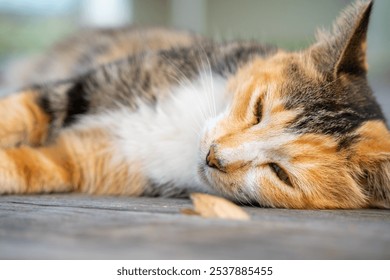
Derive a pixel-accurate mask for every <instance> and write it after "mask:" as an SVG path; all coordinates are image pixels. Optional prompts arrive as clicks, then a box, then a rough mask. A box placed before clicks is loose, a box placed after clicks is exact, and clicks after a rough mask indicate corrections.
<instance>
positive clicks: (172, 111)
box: [102, 75, 229, 191]
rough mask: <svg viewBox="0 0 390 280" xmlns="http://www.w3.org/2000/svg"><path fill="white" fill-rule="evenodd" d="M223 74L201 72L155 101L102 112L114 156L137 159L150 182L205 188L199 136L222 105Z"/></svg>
mask: <svg viewBox="0 0 390 280" xmlns="http://www.w3.org/2000/svg"><path fill="white" fill-rule="evenodd" d="M226 82H227V81H226V79H223V78H221V77H219V76H215V75H214V76H213V75H201V76H199V78H197V79H196V80H194V81H191V82H187V83H182V84H181V85H179V86H176V87H174V88H172V90H171V94H170V96H169V97H166V98H165V99H164V100H160V101H158V102H157V104H155V105H154V106H150V105H146V104H144V103H141V104H140V106H139V108H138V110H137V111H136V112H131V111H129V110H126V109H123V110H120V111H116V112H112V113H109V114H107V115H105V116H104V117H102V118H104V120H102V121H103V122H104V123H106V124H107V127H108V129H109V130H110V133H111V134H112V135H113V139H114V141H115V144H114V145H115V147H116V149H115V150H116V151H117V152H118V156H119V157H121V158H124V159H125V160H126V161H129V162H136V163H137V165H139V166H141V170H142V172H143V173H144V174H145V175H146V177H147V178H148V179H149V180H151V181H152V182H153V183H154V184H157V185H161V186H162V185H164V184H171V185H172V184H173V185H175V186H183V187H185V188H193V189H194V190H203V191H207V190H205V189H204V188H205V187H204V186H203V184H202V183H201V182H200V181H199V180H198V177H197V166H198V164H199V160H201V159H200V158H199V141H200V137H201V134H202V131H203V128H204V125H205V122H206V121H207V120H209V119H210V118H213V117H215V116H217V115H218V114H219V113H220V112H221V111H223V110H224V109H225V108H226V105H227V104H228V102H229V100H227V96H226Z"/></svg>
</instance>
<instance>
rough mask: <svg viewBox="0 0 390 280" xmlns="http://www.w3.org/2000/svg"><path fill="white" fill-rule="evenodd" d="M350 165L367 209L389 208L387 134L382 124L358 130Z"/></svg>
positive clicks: (389, 144) (389, 145)
mask: <svg viewBox="0 0 390 280" xmlns="http://www.w3.org/2000/svg"><path fill="white" fill-rule="evenodd" d="M358 139H359V140H357V141H356V143H355V144H354V145H353V148H352V150H351V152H352V153H351V156H350V157H349V162H350V164H351V167H352V168H354V170H355V172H354V173H355V178H356V180H357V181H358V184H359V186H360V188H361V189H362V190H363V193H364V194H365V195H366V197H367V204H368V206H370V207H380V208H390V133H389V131H388V129H387V128H386V126H385V125H384V123H383V122H381V121H369V122H367V123H366V124H364V125H363V126H362V127H361V128H360V129H359V137H358Z"/></svg>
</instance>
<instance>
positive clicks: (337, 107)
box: [0, 1, 390, 209]
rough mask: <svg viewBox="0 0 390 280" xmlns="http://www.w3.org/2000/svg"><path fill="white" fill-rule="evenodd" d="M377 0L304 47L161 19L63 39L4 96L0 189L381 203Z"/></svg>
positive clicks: (385, 163)
mask: <svg viewBox="0 0 390 280" xmlns="http://www.w3.org/2000/svg"><path fill="white" fill-rule="evenodd" d="M371 8H372V3H371V2H361V1H360V2H356V3H355V4H353V5H351V6H350V7H348V8H347V10H346V11H345V12H344V13H343V15H342V16H341V17H340V18H339V19H338V20H337V22H336V23H335V25H334V29H333V31H332V32H322V33H321V34H320V35H318V41H317V42H316V43H315V44H313V45H312V46H310V47H309V48H308V49H306V50H303V51H300V52H286V51H282V50H279V49H277V48H275V47H272V46H267V45H262V44H259V43H257V42H254V41H251V42H246V41H245V42H243V41H234V42H225V43H217V42H214V41H211V40H208V39H205V38H201V37H199V36H196V35H194V34H189V33H185V32H174V31H170V30H164V29H147V30H140V29H134V28H130V29H122V30H110V31H107V30H104V31H90V32H88V33H84V35H83V34H82V35H78V36H75V37H73V38H71V39H69V40H67V41H65V42H62V43H60V44H58V45H56V46H55V47H54V48H53V49H52V50H50V51H49V52H48V54H47V56H44V57H42V58H39V59H38V60H35V61H34V62H32V63H31V64H29V67H26V69H27V68H28V69H30V74H28V73H26V75H20V78H22V79H23V81H21V82H22V83H27V84H29V83H30V84H35V85H32V86H26V87H25V88H24V89H22V90H20V91H19V92H18V93H17V94H14V95H10V96H8V97H6V98H4V99H3V100H1V101H0V116H1V118H0V146H1V147H2V149H1V150H0V193H2V194H11V193H42V192H49V193H50V192H70V191H74V192H84V193H91V194H107V195H133V196H137V195H162V196H183V195H186V194H187V193H188V192H192V191H202V192H209V193H216V194H219V195H223V196H226V197H228V198H230V199H232V200H235V201H238V202H242V203H248V204H259V205H262V206H270V207H286V208H322V209H323V208H362V207H385V208H389V207H390V164H389V162H390V161H389V160H390V143H389V139H390V137H389V136H390V135H389V131H388V128H387V126H386V123H385V120H384V117H383V114H382V112H381V109H380V107H379V105H378V104H377V102H376V101H375V98H374V97H373V95H372V92H371V89H370V87H369V85H368V83H367V79H366V72H367V65H366V60H365V52H366V33H367V26H368V21H369V16H370V11H371ZM95 38H96V39H95ZM91 42H93V43H91ZM55 58H58V59H55ZM65 61H66V62H65Z"/></svg>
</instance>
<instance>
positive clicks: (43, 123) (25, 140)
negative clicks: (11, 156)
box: [0, 91, 50, 148]
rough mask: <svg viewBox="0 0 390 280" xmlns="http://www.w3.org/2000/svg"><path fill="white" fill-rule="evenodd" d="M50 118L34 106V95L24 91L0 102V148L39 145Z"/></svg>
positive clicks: (42, 140)
mask: <svg viewBox="0 0 390 280" xmlns="http://www.w3.org/2000/svg"><path fill="white" fill-rule="evenodd" d="M49 121H50V118H49V116H47V115H46V114H45V113H44V112H43V111H42V110H41V109H40V108H39V107H38V105H37V104H36V93H35V92H34V91H25V92H21V93H19V94H15V95H11V96H9V97H7V98H5V99H3V100H1V101H0V147H3V148H5V147H13V146H15V145H19V144H28V145H33V146H38V145H41V144H43V143H44V142H45V140H46V138H47V131H48V127H49Z"/></svg>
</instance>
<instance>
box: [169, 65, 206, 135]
mask: <svg viewBox="0 0 390 280" xmlns="http://www.w3.org/2000/svg"><path fill="white" fill-rule="evenodd" d="M166 60H167V62H168V63H169V64H170V65H171V66H172V67H173V68H175V70H176V71H177V73H178V74H180V75H181V77H182V78H183V79H184V81H182V80H180V78H179V77H177V76H174V75H170V76H171V77H172V78H173V79H174V80H175V81H176V82H178V84H179V85H181V86H183V87H185V86H190V87H191V88H192V89H193V91H194V92H197V90H196V89H195V86H194V85H193V83H192V82H191V81H190V80H189V79H188V77H187V76H186V75H185V74H184V73H183V71H181V70H180V69H179V67H177V65H175V64H174V63H172V62H171V61H169V59H166ZM196 98H197V100H198V102H197V104H198V106H197V107H198V109H199V112H200V113H201V115H202V117H203V119H204V120H207V118H208V116H207V112H205V111H204V110H203V108H202V99H201V97H199V95H198V94H197V95H196ZM201 127H202V126H201V125H200V128H201Z"/></svg>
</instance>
